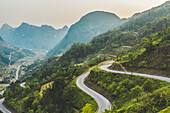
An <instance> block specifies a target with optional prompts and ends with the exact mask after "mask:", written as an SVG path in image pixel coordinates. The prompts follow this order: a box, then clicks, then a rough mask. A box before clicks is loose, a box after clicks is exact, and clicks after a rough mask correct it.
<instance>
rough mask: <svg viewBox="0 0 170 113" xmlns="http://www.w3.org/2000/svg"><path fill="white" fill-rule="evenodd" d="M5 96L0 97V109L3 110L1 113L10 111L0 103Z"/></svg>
mask: <svg viewBox="0 0 170 113" xmlns="http://www.w3.org/2000/svg"><path fill="white" fill-rule="evenodd" d="M4 100H5V98H3V99H1V100H0V110H1V111H2V112H3V113H11V112H10V111H9V110H8V109H6V108H5V107H4V106H3V105H2V103H3V102H4Z"/></svg>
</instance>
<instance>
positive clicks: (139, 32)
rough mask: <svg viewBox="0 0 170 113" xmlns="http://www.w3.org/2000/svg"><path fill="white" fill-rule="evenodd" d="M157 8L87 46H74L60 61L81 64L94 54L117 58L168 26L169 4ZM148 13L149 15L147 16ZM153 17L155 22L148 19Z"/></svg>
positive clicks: (169, 20) (169, 22)
mask: <svg viewBox="0 0 170 113" xmlns="http://www.w3.org/2000/svg"><path fill="white" fill-rule="evenodd" d="M157 8H158V9H159V10H158V9H157ZM157 8H154V9H151V10H148V11H145V12H143V13H141V14H138V15H137V16H135V17H132V18H131V19H130V20H129V21H128V22H126V23H124V24H123V25H121V26H120V27H118V28H115V29H113V30H112V31H108V32H106V33H104V34H101V35H99V36H96V37H94V38H93V39H92V41H90V42H89V43H87V44H81V43H78V44H74V45H73V46H72V47H71V49H70V50H68V51H67V52H66V53H65V54H63V56H62V59H65V60H66V59H69V62H74V63H82V62H83V61H84V60H86V59H87V58H88V57H91V56H92V55H95V54H96V55H97V56H98V54H109V55H113V56H117V55H118V54H119V53H121V52H126V51H128V50H130V49H131V48H132V47H133V46H135V45H136V44H137V43H138V42H140V41H141V39H142V38H143V37H146V38H148V37H149V36H150V35H152V34H154V33H156V32H159V31H163V30H164V29H167V27H168V26H170V15H169V12H168V11H170V2H166V3H164V4H163V5H161V6H159V7H157ZM149 12H150V15H149V16H148V13H149ZM163 12H164V13H163ZM162 14H163V15H162ZM153 17H154V18H155V20H152V19H150V18H153ZM136 18H137V19H136ZM130 26H131V27H130ZM63 61H64V60H63ZM66 61H67V60H66ZM65 63H66V64H67V62H63V65H64V64H65Z"/></svg>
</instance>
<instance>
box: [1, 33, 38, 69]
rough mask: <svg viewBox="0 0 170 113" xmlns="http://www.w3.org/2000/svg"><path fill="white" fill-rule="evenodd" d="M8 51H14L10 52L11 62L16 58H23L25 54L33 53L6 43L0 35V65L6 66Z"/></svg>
mask: <svg viewBox="0 0 170 113" xmlns="http://www.w3.org/2000/svg"><path fill="white" fill-rule="evenodd" d="M10 53H15V54H12V59H11V64H13V63H15V62H16V61H17V60H18V59H21V58H24V57H25V56H29V55H35V54H34V53H33V52H31V51H29V50H26V49H20V48H18V47H14V46H11V45H9V44H6V42H5V41H4V40H3V38H2V37H1V36H0V67H3V66H7V65H8V64H9V56H10Z"/></svg>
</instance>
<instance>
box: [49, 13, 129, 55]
mask: <svg viewBox="0 0 170 113" xmlns="http://www.w3.org/2000/svg"><path fill="white" fill-rule="evenodd" d="M124 22H126V19H120V18H119V17H118V16H117V15H115V14H113V13H109V12H104V11H95V12H91V13H88V14H87V15H85V16H83V17H82V18H81V19H80V20H79V21H78V22H76V23H75V24H73V25H72V26H71V27H70V29H69V31H68V33H67V35H66V36H65V37H64V39H63V40H62V41H61V42H60V43H59V44H58V45H57V46H56V47H55V48H54V49H52V50H50V51H49V53H48V54H47V56H54V55H57V54H61V53H64V52H65V51H66V50H68V49H69V48H70V47H71V46H72V45H73V43H78V42H80V43H87V42H89V41H91V40H92V38H93V37H95V36H97V35H100V34H102V33H104V32H106V31H108V30H112V29H113V28H115V27H118V26H120V25H121V24H123V23H124Z"/></svg>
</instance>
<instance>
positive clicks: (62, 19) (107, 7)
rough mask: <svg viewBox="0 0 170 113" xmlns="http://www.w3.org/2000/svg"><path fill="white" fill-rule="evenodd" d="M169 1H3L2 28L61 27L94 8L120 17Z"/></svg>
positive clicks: (0, 14)
mask: <svg viewBox="0 0 170 113" xmlns="http://www.w3.org/2000/svg"><path fill="white" fill-rule="evenodd" d="M165 1H167V0H0V27H1V26H2V24H4V23H7V24H9V25H11V26H12V27H17V26H19V25H20V24H21V23H22V22H27V23H30V24H33V25H38V26H40V25H43V24H46V25H51V26H53V27H55V28H61V27H63V26H64V25H68V26H70V25H71V24H73V23H75V22H77V21H78V20H79V19H80V18H81V17H82V16H84V15H85V14H87V13H89V12H92V11H108V12H112V13H115V14H116V15H118V16H119V17H120V18H128V17H131V16H132V15H133V14H134V13H137V12H142V11H145V10H147V9H150V8H152V7H155V6H158V5H160V4H163V3H164V2H165Z"/></svg>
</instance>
